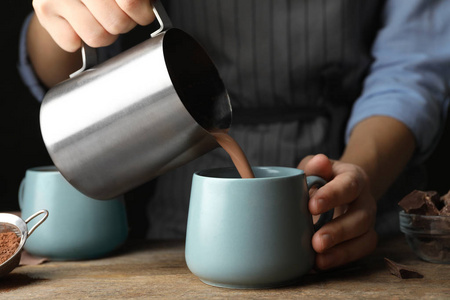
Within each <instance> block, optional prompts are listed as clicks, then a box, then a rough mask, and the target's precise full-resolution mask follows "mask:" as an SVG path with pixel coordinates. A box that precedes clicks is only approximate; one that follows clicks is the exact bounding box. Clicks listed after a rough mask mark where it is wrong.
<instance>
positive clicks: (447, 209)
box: [439, 205, 450, 217]
mask: <svg viewBox="0 0 450 300" xmlns="http://www.w3.org/2000/svg"><path fill="white" fill-rule="evenodd" d="M439 215H440V216H449V217H450V205H446V206H444V207H443V208H442V209H441V210H440V211H439Z"/></svg>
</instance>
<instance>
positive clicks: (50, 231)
mask: <svg viewBox="0 0 450 300" xmlns="http://www.w3.org/2000/svg"><path fill="white" fill-rule="evenodd" d="M19 206H20V209H21V211H22V217H23V218H27V217H28V216H30V215H32V214H33V213H34V212H36V211H37V210H40V209H46V210H47V211H48V212H49V216H48V218H47V220H46V222H45V223H44V224H42V225H41V226H40V228H39V230H38V231H36V232H35V233H34V234H33V236H31V237H30V238H29V239H28V240H27V243H26V245H25V247H24V248H25V250H27V251H28V252H29V253H31V254H33V255H37V256H43V257H48V258H50V259H53V260H80V259H92V258H98V257H101V256H104V255H107V254H109V253H110V252H111V251H113V250H115V249H116V248H118V247H119V246H120V245H121V244H123V242H124V241H125V240H126V238H127V236H128V222H127V216H126V210H125V204H124V201H123V197H122V196H121V197H117V198H113V199H110V200H95V199H92V198H89V197H87V196H85V195H83V194H82V193H80V192H79V191H77V190H76V189H75V188H74V187H72V185H70V184H69V183H68V182H67V181H66V179H64V177H63V176H62V175H61V173H60V172H59V171H58V170H57V169H56V168H55V167H54V166H44V167H36V168H31V169H28V170H27V171H26V173H25V177H24V179H23V180H22V183H21V185H20V189H19ZM31 226H32V225H31Z"/></svg>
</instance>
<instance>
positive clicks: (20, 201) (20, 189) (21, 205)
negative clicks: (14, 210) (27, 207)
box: [18, 177, 25, 210]
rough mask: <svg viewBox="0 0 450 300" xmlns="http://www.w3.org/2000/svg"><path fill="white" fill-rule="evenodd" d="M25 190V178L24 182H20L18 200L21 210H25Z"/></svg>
mask: <svg viewBox="0 0 450 300" xmlns="http://www.w3.org/2000/svg"><path fill="white" fill-rule="evenodd" d="M24 190H25V177H24V178H23V179H22V181H21V182H20V186H19V194H18V198H19V207H20V210H22V209H23V191H24Z"/></svg>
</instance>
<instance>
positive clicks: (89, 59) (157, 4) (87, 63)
mask: <svg viewBox="0 0 450 300" xmlns="http://www.w3.org/2000/svg"><path fill="white" fill-rule="evenodd" d="M152 5H153V13H154V14H155V18H156V20H157V21H158V24H159V28H158V29H156V30H155V31H154V32H152V33H151V34H150V37H151V38H152V37H155V36H157V35H158V34H160V33H161V32H163V31H166V30H167V29H169V28H171V27H172V21H171V20H170V18H169V15H168V14H167V12H166V10H165V9H164V6H163V5H162V3H161V1H160V0H154V1H152ZM81 58H82V60H83V64H82V66H81V68H80V69H79V70H77V71H75V72H73V73H72V74H70V75H69V77H70V78H73V77H75V76H78V75H79V74H81V73H82V72H83V71H85V70H88V69H91V68H92V67H94V66H95V65H97V64H98V58H97V50H96V49H95V48H92V47H90V46H88V45H87V44H86V43H84V42H83V44H82V45H81Z"/></svg>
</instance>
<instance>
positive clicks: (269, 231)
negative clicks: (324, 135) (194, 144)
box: [185, 167, 333, 288]
mask: <svg viewBox="0 0 450 300" xmlns="http://www.w3.org/2000/svg"><path fill="white" fill-rule="evenodd" d="M252 169H253V172H254V173H255V177H256V178H248V179H242V178H240V176H239V174H238V172H237V171H236V169H235V168H222V169H211V170H205V171H200V172H197V173H195V174H194V176H193V181H192V190H191V199H190V204H189V214H188V224H187V235H186V253H185V255H186V263H187V265H188V267H189V269H190V270H191V272H192V273H193V274H195V275H196V276H198V277H199V278H200V279H201V280H202V281H203V282H205V283H207V284H210V285H214V286H219V287H228V288H272V287H278V286H284V285H289V284H292V283H294V282H296V281H298V280H299V279H300V278H301V277H302V276H303V275H304V274H306V273H307V272H309V271H310V270H311V268H312V267H313V265H314V259H315V252H314V250H313V248H312V245H311V238H312V235H313V234H314V230H315V228H314V227H315V225H313V221H312V216H311V214H310V212H309V210H308V201H309V189H310V188H311V187H312V186H319V187H320V186H322V185H324V184H325V183H326V182H325V180H323V179H322V178H320V177H316V176H308V177H307V176H306V175H305V173H304V172H303V171H302V170H299V169H295V168H285V167H254V168H252ZM332 213H333V211H330V212H328V213H326V214H323V215H322V216H321V218H320V219H319V221H318V223H317V224H316V226H318V227H320V226H321V225H322V224H324V223H325V222H327V221H329V220H331V218H332Z"/></svg>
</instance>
